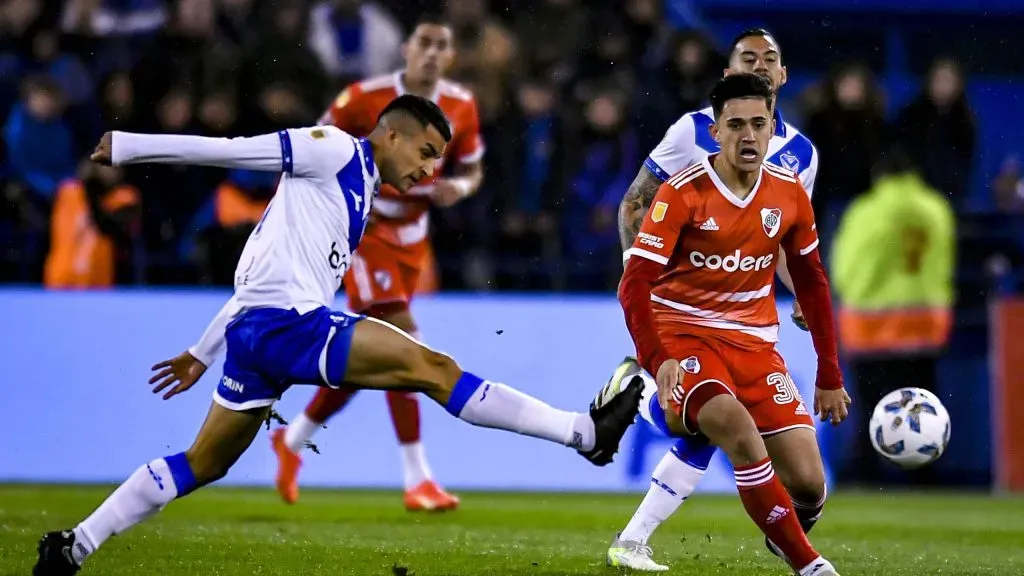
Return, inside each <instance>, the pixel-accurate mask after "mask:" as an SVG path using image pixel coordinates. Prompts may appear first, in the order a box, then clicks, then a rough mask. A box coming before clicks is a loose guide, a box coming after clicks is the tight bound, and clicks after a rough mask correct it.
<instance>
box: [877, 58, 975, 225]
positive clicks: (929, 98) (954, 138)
mask: <svg viewBox="0 0 1024 576" xmlns="http://www.w3.org/2000/svg"><path fill="white" fill-rule="evenodd" d="M896 128H897V131H898V138H899V140H900V142H902V143H903V144H904V145H905V146H906V148H907V150H909V151H910V153H911V155H912V157H913V158H914V160H915V162H916V163H917V165H918V166H920V167H921V170H922V172H923V174H924V177H925V179H926V180H927V181H928V183H929V184H931V185H932V186H933V187H934V188H936V189H938V190H939V191H941V192H943V193H945V194H946V195H947V196H948V197H950V198H951V199H952V200H953V205H954V206H956V207H957V208H959V209H962V208H965V207H966V206H967V193H968V183H969V180H970V176H971V165H972V162H973V160H974V150H975V140H976V128H975V123H974V113H973V112H972V111H971V107H970V104H968V102H967V96H966V95H965V94H964V77H963V71H962V70H961V69H960V66H959V65H958V64H957V63H956V62H955V61H954V60H952V59H949V58H939V59H938V60H936V61H935V62H934V63H933V64H932V67H931V71H930V72H929V74H928V78H927V80H926V82H925V84H924V86H923V87H922V90H921V94H920V95H919V96H918V97H917V98H916V99H915V100H914V101H913V102H911V103H910V105H908V106H907V107H906V108H904V109H903V110H902V111H901V112H900V115H899V118H898V119H897V122H896Z"/></svg>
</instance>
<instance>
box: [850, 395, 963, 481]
mask: <svg viewBox="0 0 1024 576" xmlns="http://www.w3.org/2000/svg"><path fill="white" fill-rule="evenodd" d="M868 432H869V433H870V435H871V445H872V446H874V447H875V450H876V451H878V453H879V454H881V455H882V456H883V457H885V459H886V460H889V461H890V462H892V463H893V464H895V465H897V466H899V467H900V468H903V469H905V470H912V469H914V468H920V467H922V466H924V465H926V464H929V463H931V462H934V461H935V460H937V459H938V458H939V457H940V456H942V453H943V452H945V451H946V446H947V445H949V432H950V422H949V412H946V407H945V406H943V405H942V402H940V401H939V399H938V397H937V396H935V394H932V393H931V392H929V391H927V390H922V389H920V388H900V389H899V390H893V391H892V392H890V393H888V394H886V395H885V397H884V398H882V400H881V401H880V402H879V403H878V405H877V406H875V411H874V413H873V414H872V415H871V423H870V424H869V425H868Z"/></svg>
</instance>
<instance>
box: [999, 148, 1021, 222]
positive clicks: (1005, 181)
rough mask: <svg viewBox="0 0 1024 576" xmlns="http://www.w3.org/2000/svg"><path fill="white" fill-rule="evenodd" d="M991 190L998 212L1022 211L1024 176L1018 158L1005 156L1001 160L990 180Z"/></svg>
mask: <svg viewBox="0 0 1024 576" xmlns="http://www.w3.org/2000/svg"><path fill="white" fill-rule="evenodd" d="M992 192H993V193H994V194H995V200H996V207H997V208H998V209H999V211H1000V212H1005V213H1024V176H1022V175H1021V169H1020V160H1019V159H1018V158H1016V157H1011V158H1007V159H1006V160H1005V161H1004V162H1003V165H1002V167H1001V168H1000V169H999V174H998V175H997V176H996V178H995V180H993V182H992Z"/></svg>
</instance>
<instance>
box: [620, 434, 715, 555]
mask: <svg viewBox="0 0 1024 576" xmlns="http://www.w3.org/2000/svg"><path fill="white" fill-rule="evenodd" d="M703 477H704V470H700V469H698V468H694V467H693V466H690V465H689V464H686V463H685V462H683V461H682V460H680V459H679V458H678V457H676V455H675V454H673V453H672V452H669V453H667V454H665V457H664V458H662V459H661V462H658V466H657V467H656V468H655V469H654V474H652V476H651V487H650V488H648V489H647V495H646V496H644V499H643V502H641V503H640V507H638V508H637V509H636V512H635V513H634V514H633V518H632V519H630V521H629V524H626V528H625V529H624V530H623V531H622V534H621V535H620V536H619V539H620V540H632V541H636V542H641V543H643V544H646V543H647V539H648V538H650V537H651V534H653V533H654V531H655V530H656V529H657V528H658V526H659V525H661V523H662V522H664V521H665V520H668V517H669V516H671V515H672V514H674V513H675V511H676V510H678V509H679V507H680V506H682V505H683V502H685V501H686V499H687V498H689V497H690V494H692V493H693V490H694V489H695V488H696V487H697V483H698V482H700V479H701V478H703Z"/></svg>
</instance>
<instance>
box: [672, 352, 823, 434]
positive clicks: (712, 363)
mask: <svg viewBox="0 0 1024 576" xmlns="http://www.w3.org/2000/svg"><path fill="white" fill-rule="evenodd" d="M751 340H753V337H751ZM665 344H666V348H667V350H668V353H669V356H671V357H672V358H675V359H677V360H679V362H680V364H682V367H683V379H682V383H681V385H680V386H681V392H680V393H677V394H676V395H675V397H676V398H677V399H678V405H677V406H676V409H677V411H678V412H679V414H681V415H683V423H684V426H686V428H687V430H688V431H690V432H691V433H696V432H697V431H698V430H697V426H696V422H695V420H694V417H695V416H696V414H697V413H698V412H699V411H700V408H701V406H698V405H692V406H691V405H690V404H689V403H690V399H691V398H693V397H694V391H696V390H698V389H700V388H702V387H704V386H708V385H714V384H713V383H718V384H720V385H721V386H724V387H725V389H726V390H727V391H728V392H729V393H730V394H732V395H733V396H734V397H736V399H737V400H739V401H740V403H742V404H743V406H745V407H746V408H747V411H748V412H750V415H751V416H752V417H753V419H754V424H756V425H757V430H758V432H760V433H761V435H762V436H769V435H771V434H776V433H778V432H783V431H785V430H790V429H793V428H810V429H811V430H814V420H813V419H812V418H811V415H810V414H809V413H808V411H807V406H806V405H805V404H804V402H803V399H802V398H801V397H800V392H799V391H798V390H797V388H796V384H795V383H794V382H793V378H792V377H790V375H789V371H788V370H787V369H786V363H785V362H784V361H783V360H782V356H780V355H779V353H778V351H777V350H776V349H775V345H774V344H773V343H771V342H763V341H757V342H751V343H750V344H749V345H743V346H741V345H738V344H734V343H730V342H728V341H726V340H720V339H717V338H702V337H699V336H674V337H672V338H668V339H666V340H665ZM704 392H705V393H701V394H698V395H697V398H698V400H696V401H697V402H706V401H707V400H709V399H710V398H711V396H708V395H707V394H706V393H707V392H710V391H708V390H705V391H704Z"/></svg>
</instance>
